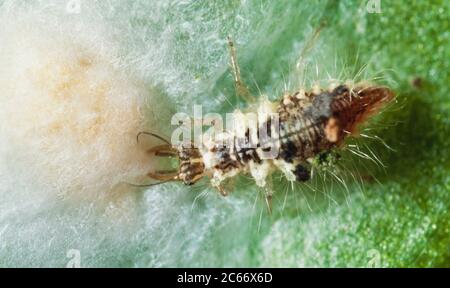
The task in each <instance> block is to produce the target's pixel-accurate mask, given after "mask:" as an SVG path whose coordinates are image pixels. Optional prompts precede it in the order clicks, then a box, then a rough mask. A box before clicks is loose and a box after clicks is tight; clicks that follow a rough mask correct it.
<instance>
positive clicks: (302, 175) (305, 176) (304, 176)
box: [294, 164, 311, 182]
mask: <svg viewBox="0 0 450 288" xmlns="http://www.w3.org/2000/svg"><path fill="white" fill-rule="evenodd" d="M294 174H295V178H296V180H297V181H299V182H305V181H308V180H309V179H310V178H311V172H310V171H309V170H308V168H306V167H305V166H303V165H301V164H299V165H297V166H295V170H294Z"/></svg>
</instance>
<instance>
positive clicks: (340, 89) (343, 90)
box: [332, 85, 348, 97]
mask: <svg viewBox="0 0 450 288" xmlns="http://www.w3.org/2000/svg"><path fill="white" fill-rule="evenodd" d="M346 92H348V88H347V86H345V85H339V86H338V87H336V88H334V90H333V92H332V95H333V96H334V97H335V96H338V95H342V94H344V93H346Z"/></svg>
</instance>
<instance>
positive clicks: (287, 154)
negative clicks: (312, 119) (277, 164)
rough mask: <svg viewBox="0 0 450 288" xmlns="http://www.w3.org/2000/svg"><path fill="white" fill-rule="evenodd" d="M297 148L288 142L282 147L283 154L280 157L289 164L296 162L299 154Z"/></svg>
mask: <svg viewBox="0 0 450 288" xmlns="http://www.w3.org/2000/svg"><path fill="white" fill-rule="evenodd" d="M297 151H298V149H297V147H296V146H295V144H294V143H293V142H291V141H288V142H286V143H284V144H282V145H281V153H280V157H281V158H282V159H283V160H284V161H286V162H288V163H292V161H293V160H294V157H295V155H296V154H297Z"/></svg>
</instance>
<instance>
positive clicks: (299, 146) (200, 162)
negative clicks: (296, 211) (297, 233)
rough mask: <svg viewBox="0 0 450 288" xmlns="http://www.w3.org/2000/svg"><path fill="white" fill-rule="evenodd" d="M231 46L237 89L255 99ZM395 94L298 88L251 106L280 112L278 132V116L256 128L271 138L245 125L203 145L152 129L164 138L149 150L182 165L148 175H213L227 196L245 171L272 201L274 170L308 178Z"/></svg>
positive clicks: (363, 88) (372, 88)
mask: <svg viewBox="0 0 450 288" xmlns="http://www.w3.org/2000/svg"><path fill="white" fill-rule="evenodd" d="M229 46H230V54H231V67H232V71H233V75H234V82H235V85H236V92H237V94H238V95H240V96H241V97H242V98H243V99H245V100H247V101H254V100H253V98H252V96H251V95H250V93H249V92H248V89H247V88H246V87H245V85H244V84H243V83H242V81H241V78H240V70H239V66H238V63H237V58H236V52H235V48H234V44H233V42H232V41H231V39H229ZM393 98H394V93H393V92H392V91H391V90H390V89H389V88H388V87H384V86H379V85H373V84H369V83H361V84H356V85H350V84H340V85H333V86H330V87H329V88H328V89H320V88H315V89H312V90H311V91H304V90H299V91H297V92H295V93H286V94H285V95H284V96H282V97H281V99H280V100H278V101H276V102H270V101H268V100H264V101H260V103H258V104H257V105H253V108H252V109H250V110H253V112H261V111H263V112H264V113H267V114H271V115H273V114H275V115H277V121H276V122H278V123H277V126H276V127H277V128H278V129H276V132H271V131H272V129H271V128H269V127H273V124H274V123H273V119H272V118H271V117H266V118H263V119H260V118H259V119H258V123H257V126H258V127H264V128H267V129H268V133H267V134H268V135H266V136H269V137H266V139H265V140H263V139H262V138H261V137H259V136H260V135H256V136H257V137H256V139H255V137H251V134H252V131H250V129H249V127H245V126H242V125H241V128H240V129H241V131H237V133H224V134H222V135H221V136H222V140H225V141H221V142H220V143H216V142H214V141H209V142H208V143H206V144H205V145H202V146H201V147H196V146H195V145H177V146H173V145H171V143H170V142H169V141H167V140H165V139H163V138H161V137H160V136H158V135H156V134H152V133H147V134H150V135H152V136H155V137H157V138H159V139H160V140H162V141H164V142H165V144H163V145H159V146H156V147H153V148H151V149H150V150H149V152H150V153H153V154H154V155H155V156H162V157H174V158H177V159H178V160H179V164H178V167H177V169H175V170H169V171H155V172H150V173H149V174H148V176H149V177H150V178H152V179H155V180H158V181H160V182H159V183H156V184H160V183H165V182H169V181H181V182H182V183H184V184H186V185H194V184H195V183H197V182H198V181H199V180H200V179H202V178H203V177H209V178H210V181H211V184H212V186H214V187H216V188H217V189H218V190H219V191H220V192H221V194H223V195H226V194H227V192H226V191H225V189H224V188H223V184H224V182H226V181H227V180H228V179H230V178H233V177H235V176H236V175H238V174H242V173H245V174H249V175H251V176H252V178H253V179H254V180H255V183H256V185H257V186H259V187H262V188H263V189H264V190H265V191H266V196H267V199H270V197H271V195H272V191H271V188H270V187H271V185H270V183H269V181H270V175H271V174H272V173H273V172H274V171H276V170H280V171H281V172H282V173H283V174H284V175H285V177H286V178H287V180H289V181H300V182H302V181H308V180H309V179H310V177H311V175H310V174H311V172H310V168H309V166H310V163H311V162H312V159H313V158H315V157H317V156H318V155H320V154H322V153H326V152H328V151H331V150H332V149H333V148H335V147H339V146H340V145H342V144H343V143H344V140H345V139H346V138H347V137H351V136H354V135H355V134H357V127H358V126H359V125H360V124H362V123H364V122H366V120H367V119H368V118H370V117H371V116H373V115H376V114H377V113H378V112H379V111H380V109H381V108H382V107H383V106H384V105H385V104H387V103H389V102H390V101H391V100H392V99H393ZM250 112H252V111H250ZM241 114H242V113H241V112H240V111H236V112H234V115H235V116H236V119H238V120H237V121H238V122H239V121H241V120H242V119H241V118H240V117H241ZM239 119H240V120H239ZM258 131H260V130H258ZM253 132H254V131H253ZM256 133H257V134H258V132H256ZM250 138H252V139H251V140H250ZM267 139H269V140H267ZM249 142H251V144H252V145H251V146H250V147H248V146H245V145H244V146H245V147H243V145H240V143H249ZM223 143H228V144H229V145H223ZM230 143H231V144H230ZM273 150H275V151H277V153H276V155H275V156H274V157H272V158H270V157H267V155H266V154H267V153H266V152H267V151H273ZM153 185H155V184H153ZM149 186H151V185H149Z"/></svg>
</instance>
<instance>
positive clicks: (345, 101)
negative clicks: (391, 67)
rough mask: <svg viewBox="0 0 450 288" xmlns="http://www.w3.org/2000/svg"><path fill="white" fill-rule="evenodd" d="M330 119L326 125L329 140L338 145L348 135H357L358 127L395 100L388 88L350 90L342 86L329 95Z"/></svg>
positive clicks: (372, 87)
mask: <svg viewBox="0 0 450 288" xmlns="http://www.w3.org/2000/svg"><path fill="white" fill-rule="evenodd" d="M329 96H331V97H330V98H331V101H330V117H329V118H328V120H327V122H326V124H325V134H326V137H327V139H328V140H329V141H330V142H332V143H336V144H340V143H342V142H343V140H344V138H345V137H346V136H348V135H357V133H358V126H359V125H360V124H362V123H364V122H365V121H367V120H368V119H369V118H370V117H371V116H374V115H376V114H377V113H379V111H380V109H381V108H382V107H383V106H384V105H385V104H387V103H388V102H390V101H391V100H392V99H393V98H394V93H393V92H392V91H391V90H390V89H389V88H387V87H382V86H368V87H355V88H352V89H349V88H348V87H347V86H344V85H341V86H339V87H337V88H336V89H334V90H333V91H332V92H330V93H329Z"/></svg>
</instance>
